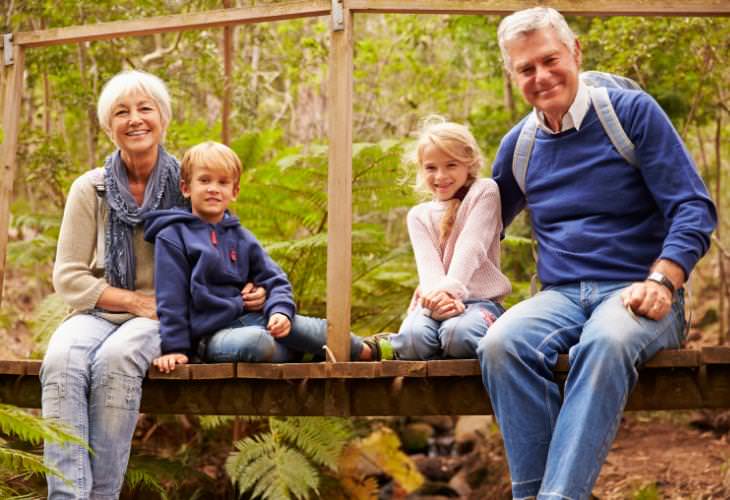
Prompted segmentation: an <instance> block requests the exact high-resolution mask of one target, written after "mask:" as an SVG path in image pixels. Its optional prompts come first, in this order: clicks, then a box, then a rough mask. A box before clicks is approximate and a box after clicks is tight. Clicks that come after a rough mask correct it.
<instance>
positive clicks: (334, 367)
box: [327, 361, 381, 378]
mask: <svg viewBox="0 0 730 500" xmlns="http://www.w3.org/2000/svg"><path fill="white" fill-rule="evenodd" d="M380 367H381V363H372V362H357V361H352V362H348V363H327V372H328V376H329V377H331V378H374V377H379V376H380V374H381V370H380Z"/></svg>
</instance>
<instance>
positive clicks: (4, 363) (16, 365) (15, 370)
mask: <svg viewBox="0 0 730 500" xmlns="http://www.w3.org/2000/svg"><path fill="white" fill-rule="evenodd" d="M27 368H28V363H27V362H26V361H18V360H12V359H3V360H0V373H7V374H8V375H25V374H26V370H27Z"/></svg>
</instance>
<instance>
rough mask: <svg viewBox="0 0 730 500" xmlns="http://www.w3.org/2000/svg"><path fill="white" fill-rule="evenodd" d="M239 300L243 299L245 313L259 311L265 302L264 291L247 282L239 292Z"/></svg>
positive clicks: (260, 287) (262, 288)
mask: <svg viewBox="0 0 730 500" xmlns="http://www.w3.org/2000/svg"><path fill="white" fill-rule="evenodd" d="M241 298H243V307H245V308H246V310H247V311H260V310H262V309H263V308H264V302H266V289H265V288H264V287H262V286H256V285H254V284H253V283H251V282H250V281H249V282H248V283H246V285H244V287H243V289H242V290H241Z"/></svg>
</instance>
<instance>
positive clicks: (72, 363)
mask: <svg viewBox="0 0 730 500" xmlns="http://www.w3.org/2000/svg"><path fill="white" fill-rule="evenodd" d="M159 355H160V336H159V322H157V321H153V320H151V319H147V318H134V319H131V320H129V321H127V322H126V323H123V324H121V325H116V324H114V323H111V322H109V321H106V320H104V319H101V318H98V317H96V316H92V315H89V314H79V315H77V316H73V317H71V318H70V319H68V320H67V321H65V322H64V323H62V324H61V326H60V327H59V328H58V330H56V332H55V333H54V334H53V336H52V337H51V340H50V343H49V344H48V350H47V351H46V356H45V358H44V359H43V365H42V366H41V374H40V378H41V386H42V389H43V398H42V407H43V416H44V417H45V418H50V419H54V420H58V421H60V422H62V423H64V424H66V425H68V426H69V428H70V429H71V431H72V432H74V433H75V434H77V435H78V436H79V437H81V438H83V439H84V440H86V441H87V442H88V443H89V446H90V447H91V449H92V450H93V452H94V453H93V454H89V452H88V451H86V450H85V449H84V448H82V447H80V446H76V445H58V444H53V443H48V442H47V443H45V448H44V459H45V463H46V464H47V465H49V466H52V467H56V468H57V469H58V470H59V471H60V472H61V473H62V474H63V475H64V477H65V478H66V479H67V480H69V481H71V484H66V483H64V481H63V480H62V479H59V478H57V477H55V476H48V498H50V499H52V500H55V499H62V498H95V499H115V498H118V497H119V492H120V491H121V489H122V483H123V480H124V473H125V471H126V469H127V462H128V460H129V449H130V446H131V442H132V433H133V432H134V427H135V425H136V424H137V415H138V413H139V403H140V399H141V396H142V379H143V378H144V376H145V374H146V373H147V369H148V368H149V366H150V363H151V362H152V360H153V359H154V358H156V357H157V356H159Z"/></svg>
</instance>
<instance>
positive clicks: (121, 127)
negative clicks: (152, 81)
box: [111, 92, 162, 155]
mask: <svg viewBox="0 0 730 500" xmlns="http://www.w3.org/2000/svg"><path fill="white" fill-rule="evenodd" d="M111 130H112V138H113V139H114V143H115V144H116V145H117V146H118V147H119V149H121V150H122V151H123V152H124V153H127V154H130V155H140V154H144V153H149V152H151V151H153V150H154V151H156V150H157V146H158V145H159V144H160V141H161V139H162V116H161V115H160V110H159V108H158V107H157V104H156V103H155V101H154V99H152V98H151V97H150V96H149V95H147V94H145V93H143V92H132V93H130V94H128V95H126V96H124V97H121V98H120V99H119V100H117V102H116V103H115V104H114V106H113V107H112V120H111Z"/></svg>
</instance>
